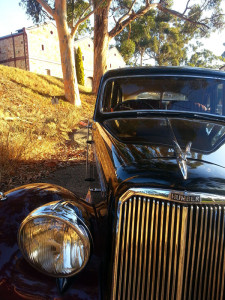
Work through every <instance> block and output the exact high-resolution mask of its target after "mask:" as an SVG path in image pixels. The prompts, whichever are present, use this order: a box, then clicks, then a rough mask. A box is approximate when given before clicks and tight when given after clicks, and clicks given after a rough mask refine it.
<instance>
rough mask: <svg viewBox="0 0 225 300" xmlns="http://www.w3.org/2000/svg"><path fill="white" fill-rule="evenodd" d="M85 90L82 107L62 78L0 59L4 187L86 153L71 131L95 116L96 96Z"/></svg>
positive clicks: (0, 162)
mask: <svg viewBox="0 0 225 300" xmlns="http://www.w3.org/2000/svg"><path fill="white" fill-rule="evenodd" d="M80 91H81V100H82V107H81V108H75V107H74V106H73V105H71V104H70V103H68V102H66V101H64V90H63V83H62V80H61V79H58V78H54V77H51V76H44V75H38V74H35V73H31V72H28V71H24V70H20V69H16V68H12V67H6V66H2V65H0V139H1V143H0V190H1V187H4V190H5V187H6V186H7V187H8V186H14V185H15V183H17V182H19V183H27V181H29V180H32V178H33V177H34V176H36V177H37V176H39V175H40V174H41V173H43V172H48V171H49V170H46V169H48V168H49V167H50V166H52V167H56V166H57V165H60V164H61V165H62V164H63V162H68V161H77V160H79V157H80V159H83V158H84V157H83V152H84V149H81V148H79V147H78V144H77V143H76V141H75V142H74V141H73V142H71V140H70V138H69V137H70V136H71V133H74V132H75V131H76V130H77V129H78V128H79V122H80V121H83V120H87V119H89V118H91V117H92V115H93V109H94V103H95V96H94V95H92V94H91V93H89V92H88V91H87V89H85V88H82V87H80ZM54 96H56V97H57V98H58V99H59V103H58V104H52V97H54Z"/></svg>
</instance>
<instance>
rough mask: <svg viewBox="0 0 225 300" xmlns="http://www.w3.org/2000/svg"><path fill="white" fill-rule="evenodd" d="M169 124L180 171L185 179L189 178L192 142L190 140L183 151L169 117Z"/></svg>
mask: <svg viewBox="0 0 225 300" xmlns="http://www.w3.org/2000/svg"><path fill="white" fill-rule="evenodd" d="M167 124H168V126H169V128H170V132H171V137H172V141H173V146H174V152H175V154H176V157H177V164H178V166H179V168H180V171H181V173H182V175H183V178H184V180H186V179H187V176H188V172H187V156H188V155H190V150H191V145H192V142H189V143H188V144H187V146H186V148H185V151H182V149H181V147H180V145H179V144H178V142H177V138H176V136H175V134H174V131H173V127H172V125H171V122H170V120H169V119H167Z"/></svg>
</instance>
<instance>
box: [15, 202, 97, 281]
mask: <svg viewBox="0 0 225 300" xmlns="http://www.w3.org/2000/svg"><path fill="white" fill-rule="evenodd" d="M76 210H78V209H77V208H76V207H75V206H74V205H73V204H72V203H71V202H68V201H64V202H62V201H55V202H51V203H48V204H46V205H43V206H41V207H39V208H37V209H36V210H34V211H33V212H31V213H30V214H29V215H28V216H27V217H26V218H25V219H24V221H23V222H22V224H21V226H20V229H19V232H18V244H19V247H20V250H21V252H22V254H23V256H24V257H25V259H26V260H27V261H28V262H29V263H30V264H31V265H32V266H33V267H35V268H36V269H38V270H39V271H41V272H43V273H45V274H47V275H50V276H54V277H69V276H72V275H74V274H76V273H78V272H79V271H81V270H82V269H83V268H84V267H85V265H86V264H87V262H88V259H89V256H90V248H91V235H90V232H89V229H88V227H87V226H86V224H85V223H84V221H82V218H80V217H79V216H78V215H79V214H78V213H77V212H76Z"/></svg>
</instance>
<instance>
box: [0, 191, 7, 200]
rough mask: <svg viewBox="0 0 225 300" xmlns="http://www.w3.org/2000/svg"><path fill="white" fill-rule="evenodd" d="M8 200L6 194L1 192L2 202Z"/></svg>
mask: <svg viewBox="0 0 225 300" xmlns="http://www.w3.org/2000/svg"><path fill="white" fill-rule="evenodd" d="M5 200H7V196H5V195H4V193H2V192H0V201H5Z"/></svg>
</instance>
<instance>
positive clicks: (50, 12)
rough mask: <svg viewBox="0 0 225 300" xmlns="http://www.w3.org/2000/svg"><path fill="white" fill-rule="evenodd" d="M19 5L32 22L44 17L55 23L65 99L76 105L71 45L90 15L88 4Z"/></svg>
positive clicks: (40, 0) (74, 0)
mask: <svg viewBox="0 0 225 300" xmlns="http://www.w3.org/2000/svg"><path fill="white" fill-rule="evenodd" d="M20 4H21V5H22V6H23V7H25V9H26V13H27V14H28V15H29V16H30V17H31V18H32V19H33V21H34V22H35V23H40V22H43V21H44V20H46V18H48V19H51V20H54V21H55V23H56V27H57V32H58V37H59V48H60V55H61V65H62V73H63V82H64V89H65V97H66V99H67V100H68V101H70V102H71V103H72V104H74V105H76V106H80V105H81V100H80V95H79V89H78V83H77V77H76V71H75V60H74V48H73V42H74V37H75V34H76V33H77V31H78V29H79V27H80V26H81V24H82V23H84V22H85V21H86V20H87V19H88V18H89V17H90V15H91V14H92V13H93V12H94V10H93V9H92V3H91V2H89V1H88V0H21V1H20ZM99 4H101V1H100V2H99ZM96 8H97V6H96Z"/></svg>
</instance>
